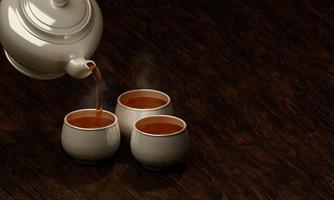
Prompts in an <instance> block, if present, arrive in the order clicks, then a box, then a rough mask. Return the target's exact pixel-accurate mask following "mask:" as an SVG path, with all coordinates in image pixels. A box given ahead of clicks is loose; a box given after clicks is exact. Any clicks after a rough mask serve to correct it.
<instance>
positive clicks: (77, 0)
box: [0, 0, 103, 80]
mask: <svg viewBox="0 0 334 200" xmlns="http://www.w3.org/2000/svg"><path fill="white" fill-rule="evenodd" d="M102 31H103V18H102V14H101V11H100V8H99V6H98V4H97V3H96V1H95V0H51V1H45V0H0V42H1V44H2V46H3V48H4V51H5V54H6V57H7V59H8V60H9V62H10V63H11V64H12V65H13V66H14V67H15V68H16V69H17V70H18V71H20V72H21V73H23V74H25V75H27V76H29V77H32V78H35V79H43V80H48V79H55V78H58V77H61V76H63V75H64V74H66V73H67V74H69V75H70V76H72V77H74V78H78V79H82V78H85V77H87V76H89V75H90V74H91V73H92V70H91V68H90V67H89V65H90V64H94V65H95V63H94V62H93V61H91V60H89V59H90V58H91V56H92V55H93V54H94V52H95V50H96V49H97V47H98V45H99V43H100V40H101V36H102Z"/></svg>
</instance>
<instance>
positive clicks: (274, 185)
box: [0, 0, 334, 200]
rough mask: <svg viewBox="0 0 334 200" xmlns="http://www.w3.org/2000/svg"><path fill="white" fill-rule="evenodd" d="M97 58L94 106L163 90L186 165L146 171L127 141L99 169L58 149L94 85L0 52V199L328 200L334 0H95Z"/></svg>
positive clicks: (333, 138) (332, 175) (333, 151)
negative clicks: (18, 63) (184, 128)
mask: <svg viewBox="0 0 334 200" xmlns="http://www.w3.org/2000/svg"><path fill="white" fill-rule="evenodd" d="M99 5H100V7H101V9H102V12H103V15H104V20H105V21H104V35H103V39H102V42H101V45H100V47H99V49H98V50H97V52H96V54H95V56H94V57H93V60H95V61H96V63H97V64H98V66H100V68H101V71H102V73H103V78H104V86H103V96H104V100H103V101H104V102H103V105H104V107H105V108H106V109H107V110H110V111H114V108H115V104H116V98H117V96H118V95H120V94H121V93H122V92H124V91H127V90H129V89H134V88H155V89H159V90H162V91H164V92H166V93H168V94H169V95H170V96H171V98H172V103H173V106H174V110H175V113H176V115H177V116H179V117H181V118H183V119H185V120H186V122H187V123H188V126H189V132H190V136H191V155H190V157H189V160H188V162H187V165H186V166H184V167H181V168H176V169H174V170H171V171H166V172H150V171H147V170H146V169H144V168H143V167H141V165H140V164H139V163H137V162H136V161H135V159H134V158H133V157H132V155H131V153H130V151H129V146H128V145H126V144H122V146H121V148H120V149H119V151H118V152H117V154H116V155H115V156H113V157H112V158H111V159H110V161H108V162H107V163H105V164H103V165H98V166H90V167H89V166H82V165H79V164H76V163H75V162H73V161H72V159H71V158H70V157H69V156H67V155H66V154H65V152H64V151H63V149H62V147H61V144H60V132H61V127H62V122H63V117H64V116H65V115H66V114H67V113H68V112H70V111H73V110H75V109H78V108H87V107H94V82H93V79H92V77H90V78H88V79H86V80H75V79H73V78H70V77H69V76H64V77H62V78H60V79H57V80H52V81H39V80H34V79H30V78H28V77H26V76H24V75H22V74H20V73H19V72H17V71H16V70H15V69H14V68H13V67H11V66H10V64H9V62H8V61H7V60H6V59H5V56H4V53H0V76H1V78H0V199H204V200H206V199H332V198H333V196H334V159H333V157H334V135H333V127H334V123H333V120H334V112H333V103H334V96H333V95H334V68H333V64H334V62H333V53H334V50H333V45H334V40H333V39H334V37H333V36H334V35H333V32H334V28H333V26H334V4H333V1H332V0H321V1H316V0H296V1H289V0H271V1H264V0H217V1H204V0H203V1H198V0H191V1H190V0H180V1H168V0H161V1H160V0H159V1H158V0H154V1H148V0H132V1H130V0H128V1H125V0H124V1H121V0H100V1H99Z"/></svg>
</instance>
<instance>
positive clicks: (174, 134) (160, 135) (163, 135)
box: [133, 115, 187, 137]
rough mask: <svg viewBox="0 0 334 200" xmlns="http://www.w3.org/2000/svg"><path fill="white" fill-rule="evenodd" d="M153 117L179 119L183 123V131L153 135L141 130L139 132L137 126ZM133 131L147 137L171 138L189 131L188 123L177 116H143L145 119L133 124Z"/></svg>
mask: <svg viewBox="0 0 334 200" xmlns="http://www.w3.org/2000/svg"><path fill="white" fill-rule="evenodd" d="M152 117H167V118H173V119H177V120H179V121H181V122H182V124H183V127H182V129H181V130H179V131H176V132H174V133H169V134H152V133H146V132H144V131H141V130H139V129H138V128H137V126H136V124H137V123H138V122H139V121H140V120H143V119H146V118H152ZM133 129H134V130H135V131H137V132H138V133H140V134H142V135H146V136H151V137H170V136H176V135H179V134H181V133H183V132H184V131H185V130H186V129H187V123H186V122H185V121H184V120H183V119H181V118H179V117H176V116H173V115H149V116H143V117H141V118H139V119H137V120H136V121H135V122H134V124H133Z"/></svg>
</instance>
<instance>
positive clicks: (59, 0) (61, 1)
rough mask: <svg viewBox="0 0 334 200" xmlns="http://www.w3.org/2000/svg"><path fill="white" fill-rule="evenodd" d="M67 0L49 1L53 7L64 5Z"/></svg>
mask: <svg viewBox="0 0 334 200" xmlns="http://www.w3.org/2000/svg"><path fill="white" fill-rule="evenodd" d="M68 1H69V0H51V3H52V5H53V6H55V7H64V6H66V4H67V3H68Z"/></svg>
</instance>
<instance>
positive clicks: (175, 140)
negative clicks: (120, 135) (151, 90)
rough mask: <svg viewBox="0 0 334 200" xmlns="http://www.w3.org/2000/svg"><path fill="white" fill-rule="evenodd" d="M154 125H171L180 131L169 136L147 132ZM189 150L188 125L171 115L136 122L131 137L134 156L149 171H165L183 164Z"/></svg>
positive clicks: (168, 134) (144, 118) (170, 133)
mask: <svg viewBox="0 0 334 200" xmlns="http://www.w3.org/2000/svg"><path fill="white" fill-rule="evenodd" d="M152 123H170V124H174V125H178V126H180V129H179V130H177V131H175V132H168V133H167V134H154V133H149V132H147V131H146V132H145V130H144V129H145V128H144V127H147V126H150V124H152ZM188 148H189V135H188V131H187V125H186V123H185V122H184V121H183V120H182V119H180V118H177V117H174V116H170V115H153V116H148V117H143V118H141V119H139V120H137V121H136V122H135V125H134V128H133V131H132V136H131V152H132V154H133V156H134V157H135V158H136V159H137V160H138V161H139V162H140V163H142V164H143V165H144V166H145V167H147V168H149V169H165V168H168V167H171V166H173V165H178V164H182V163H183V161H184V160H185V156H186V154H187V152H188Z"/></svg>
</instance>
